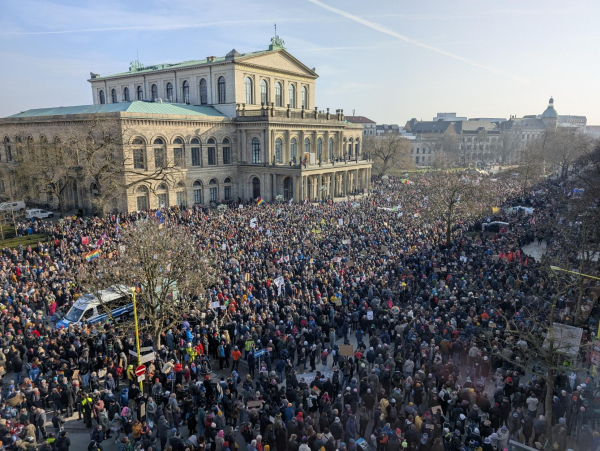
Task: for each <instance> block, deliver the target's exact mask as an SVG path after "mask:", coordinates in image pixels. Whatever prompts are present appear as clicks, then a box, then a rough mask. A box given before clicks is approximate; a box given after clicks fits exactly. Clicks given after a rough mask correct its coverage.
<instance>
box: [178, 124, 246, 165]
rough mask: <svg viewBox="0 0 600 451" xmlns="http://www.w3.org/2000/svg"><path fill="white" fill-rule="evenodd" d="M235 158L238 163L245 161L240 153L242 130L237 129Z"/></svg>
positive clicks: (244, 157) (244, 156)
mask: <svg viewBox="0 0 600 451" xmlns="http://www.w3.org/2000/svg"><path fill="white" fill-rule="evenodd" d="M190 155H191V152H190ZM237 158H238V161H239V162H240V163H246V155H245V154H242V131H241V130H239V129H238V131H237Z"/></svg>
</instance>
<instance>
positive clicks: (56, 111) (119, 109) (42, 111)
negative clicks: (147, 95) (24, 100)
mask: <svg viewBox="0 0 600 451" xmlns="http://www.w3.org/2000/svg"><path fill="white" fill-rule="evenodd" d="M106 113H141V114H161V115H179V116H213V117H224V116H225V115H224V114H223V113H221V112H220V111H218V110H217V109H216V108H213V107H211V106H206V105H186V104H184V103H159V102H141V101H134V102H122V103H109V104H105V105H80V106H66V107H54V108H38V109H35V110H27V111H22V112H21V113H18V114H13V115H12V116H9V117H10V118H19V117H43V116H64V115H72V114H106Z"/></svg>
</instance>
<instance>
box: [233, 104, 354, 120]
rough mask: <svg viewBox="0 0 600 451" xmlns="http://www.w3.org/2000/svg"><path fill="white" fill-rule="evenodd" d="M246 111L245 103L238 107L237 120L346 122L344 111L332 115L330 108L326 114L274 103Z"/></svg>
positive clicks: (316, 110) (315, 110) (336, 111)
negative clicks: (277, 105) (280, 119)
mask: <svg viewBox="0 0 600 451" xmlns="http://www.w3.org/2000/svg"><path fill="white" fill-rule="evenodd" d="M251 107H252V109H246V104H245V103H238V104H237V105H236V118H238V119H242V118H250V120H256V119H261V120H269V119H270V118H287V119H296V120H311V121H328V122H345V121H346V118H345V116H344V110H342V109H339V110H335V113H330V112H329V108H327V111H326V112H323V111H319V110H318V109H317V108H316V107H315V109H314V110H307V109H305V108H302V109H300V110H298V109H295V108H291V107H290V105H289V104H288V106H287V108H282V107H275V106H274V104H273V103H270V104H267V105H265V104H262V105H261V107H260V108H255V107H254V105H251Z"/></svg>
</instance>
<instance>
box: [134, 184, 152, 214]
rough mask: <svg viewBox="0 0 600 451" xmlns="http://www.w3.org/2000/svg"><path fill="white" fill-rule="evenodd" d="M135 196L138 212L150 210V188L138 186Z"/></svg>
mask: <svg viewBox="0 0 600 451" xmlns="http://www.w3.org/2000/svg"><path fill="white" fill-rule="evenodd" d="M135 196H136V201H137V209H138V211H143V210H148V209H149V208H150V206H149V205H148V204H149V202H148V188H146V187H145V186H138V187H137V189H136V190H135Z"/></svg>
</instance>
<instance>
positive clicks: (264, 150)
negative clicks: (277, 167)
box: [260, 128, 269, 163]
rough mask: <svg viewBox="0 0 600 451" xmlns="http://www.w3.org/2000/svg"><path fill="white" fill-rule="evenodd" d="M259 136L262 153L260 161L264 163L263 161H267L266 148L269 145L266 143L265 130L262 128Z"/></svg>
mask: <svg viewBox="0 0 600 451" xmlns="http://www.w3.org/2000/svg"><path fill="white" fill-rule="evenodd" d="M260 138H261V139H260V140H261V142H262V145H263V155H262V156H261V160H262V161H261V162H262V163H265V162H267V163H268V162H269V154H268V152H267V149H268V148H269V146H268V145H267V135H266V132H265V129H264V128H263V129H262V131H261V136H260Z"/></svg>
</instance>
